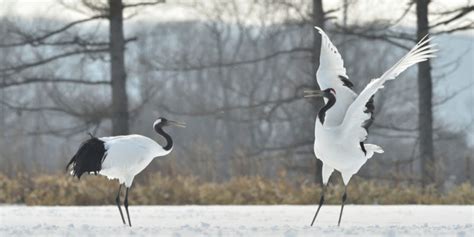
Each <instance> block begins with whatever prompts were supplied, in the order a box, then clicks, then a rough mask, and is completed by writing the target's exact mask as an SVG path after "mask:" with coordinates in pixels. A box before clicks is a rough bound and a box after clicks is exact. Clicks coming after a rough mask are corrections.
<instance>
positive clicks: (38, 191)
mask: <svg viewBox="0 0 474 237" xmlns="http://www.w3.org/2000/svg"><path fill="white" fill-rule="evenodd" d="M335 181H337V182H336V183H340V182H339V180H335ZM351 184H352V185H349V186H348V197H349V198H348V201H349V203H353V204H474V192H473V191H472V186H471V185H470V184H468V183H465V184H462V185H459V186H456V187H453V188H452V189H451V190H450V191H448V192H446V193H440V192H438V191H436V189H435V188H434V187H427V188H426V189H424V190H422V189H420V188H419V187H417V186H413V185H396V186H394V185H387V184H384V183H377V182H374V181H366V180H363V179H361V178H358V177H355V178H354V179H353V180H352V181H351ZM117 187H118V184H117V182H116V181H108V180H107V178H105V177H101V176H84V177H83V178H82V179H81V180H80V181H78V180H76V179H73V178H72V177H68V176H66V175H65V174H56V175H37V176H29V175H26V174H18V175H17V176H16V177H13V178H10V177H7V176H5V175H3V174H0V190H1V192H0V203H8V204H27V205H113V204H114V198H115V192H116V191H117ZM132 190H133V191H132V192H131V196H130V200H131V203H132V204H134V205H170V204H171V205H181V204H201V205H208V204H315V202H316V201H317V198H318V197H319V192H320V187H319V186H318V185H315V184H312V183H308V182H303V181H302V182H299V183H298V184H294V183H291V182H289V181H288V179H287V177H286V176H285V175H284V174H283V175H280V177H279V178H278V179H276V180H269V179H265V178H262V177H259V176H248V177H238V178H233V179H231V180H230V181H227V182H223V183H213V182H203V181H200V180H199V179H197V178H195V177H184V176H176V177H170V176H163V175H161V174H160V173H154V174H152V175H149V176H147V177H145V179H144V181H143V182H136V183H135V184H134V186H133V187H132ZM342 190H343V187H342V186H341V185H332V184H331V185H330V186H329V188H328V190H327V193H326V198H327V199H326V200H327V203H329V204H338V203H339V202H340V198H341V195H342Z"/></svg>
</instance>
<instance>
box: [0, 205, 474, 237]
mask: <svg viewBox="0 0 474 237" xmlns="http://www.w3.org/2000/svg"><path fill="white" fill-rule="evenodd" d="M339 208H340V207H339V206H323V208H322V209H321V212H320V215H319V217H318V220H317V222H316V224H315V226H314V227H310V226H309V223H310V222H311V219H312V217H313V214H314V211H315V210H316V206H130V212H131V213H130V215H131V218H132V225H133V227H132V228H129V227H127V226H123V225H122V223H121V220H120V215H119V212H118V210H117V207H115V206H89V207H75V206H74V207H26V206H0V236H2V237H3V236H316V235H318V236H322V235H323V236H346V235H349V236H417V237H418V236H466V237H470V236H474V226H473V222H474V206H419V205H405V206H358V205H347V206H346V207H345V208H344V216H343V220H342V224H341V227H340V228H338V227H337V226H336V224H337V218H338V214H339ZM124 214H125V213H124Z"/></svg>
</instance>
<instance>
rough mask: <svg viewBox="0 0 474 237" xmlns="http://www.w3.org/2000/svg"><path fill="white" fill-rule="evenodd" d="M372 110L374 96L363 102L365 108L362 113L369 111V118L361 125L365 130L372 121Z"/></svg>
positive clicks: (373, 107)
mask: <svg viewBox="0 0 474 237" xmlns="http://www.w3.org/2000/svg"><path fill="white" fill-rule="evenodd" d="M374 111H375V105H374V96H372V97H370V99H369V101H367V103H366V104H365V110H364V113H369V114H370V118H369V119H368V120H366V121H365V122H364V124H363V125H362V127H364V128H365V130H367V131H368V130H369V127H370V125H372V123H373V122H374Z"/></svg>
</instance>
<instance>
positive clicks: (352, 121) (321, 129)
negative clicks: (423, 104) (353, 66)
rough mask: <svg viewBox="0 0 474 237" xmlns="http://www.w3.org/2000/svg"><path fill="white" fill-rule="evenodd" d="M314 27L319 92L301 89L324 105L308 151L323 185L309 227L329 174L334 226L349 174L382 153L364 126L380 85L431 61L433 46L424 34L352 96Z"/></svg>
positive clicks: (337, 60)
mask: <svg viewBox="0 0 474 237" xmlns="http://www.w3.org/2000/svg"><path fill="white" fill-rule="evenodd" d="M315 28H316V29H317V30H318V31H319V33H320V34H321V54H320V65H319V69H318V71H317V73H316V77H317V81H318V84H319V87H320V88H321V90H306V91H305V97H323V99H324V102H325V105H324V106H323V107H322V108H321V110H320V111H319V113H318V116H317V118H316V122H315V141H314V153H315V155H316V157H317V158H318V159H320V160H321V161H322V162H323V167H322V180H323V187H322V192H321V197H320V200H319V206H318V209H317V210H316V213H315V215H314V217H313V221H312V222H311V226H312V225H313V224H314V221H315V220H316V217H317V216H318V213H319V210H320V209H321V206H322V205H323V203H324V193H325V191H326V187H327V183H328V180H329V177H330V176H331V174H332V173H333V171H334V170H338V171H339V172H340V173H341V175H342V180H343V182H344V194H343V196H342V205H341V211H340V213H339V221H338V226H339V225H340V224H341V217H342V212H343V210H344V203H345V201H346V199H347V194H346V191H347V185H348V183H349V181H350V180H351V178H352V176H353V175H354V174H356V173H357V172H358V171H359V169H360V168H361V167H362V166H363V165H364V164H365V163H366V162H367V160H368V159H370V158H371V157H372V156H373V155H374V153H383V150H382V148H381V147H379V146H377V145H373V144H366V143H365V141H366V139H367V136H368V128H369V127H370V125H371V124H372V122H373V120H374V116H373V112H374V109H375V107H374V101H373V98H374V95H375V93H376V92H377V91H378V90H379V89H381V88H383V87H384V83H385V82H386V81H388V80H393V79H395V78H396V77H397V76H398V75H399V74H400V73H402V72H403V71H405V70H406V69H407V68H409V67H410V66H413V65H415V64H417V63H419V62H422V61H425V60H428V59H429V58H433V57H435V55H434V53H435V52H436V51H437V50H436V49H435V48H434V46H435V45H434V44H430V43H429V42H430V40H431V39H430V38H428V37H427V36H425V37H424V38H423V39H421V40H420V42H418V43H417V44H416V45H415V46H414V47H413V48H412V49H411V50H410V51H409V52H408V53H407V54H406V55H405V56H403V57H402V58H401V59H400V60H399V61H398V62H397V63H395V65H393V66H392V67H391V68H390V69H389V70H388V71H386V72H385V73H384V74H383V75H382V76H381V77H379V78H376V79H372V80H371V81H370V83H369V84H368V85H367V86H366V87H365V88H364V90H362V92H361V93H360V94H359V95H357V94H356V93H355V92H354V91H353V90H352V89H353V86H354V85H353V84H352V82H351V81H349V78H348V76H347V75H346V69H345V68H344V62H343V60H342V57H341V55H340V54H339V52H338V51H337V49H336V47H335V46H334V45H333V44H332V42H331V40H330V39H329V37H328V36H327V35H326V33H324V31H323V30H322V29H320V28H318V27H315Z"/></svg>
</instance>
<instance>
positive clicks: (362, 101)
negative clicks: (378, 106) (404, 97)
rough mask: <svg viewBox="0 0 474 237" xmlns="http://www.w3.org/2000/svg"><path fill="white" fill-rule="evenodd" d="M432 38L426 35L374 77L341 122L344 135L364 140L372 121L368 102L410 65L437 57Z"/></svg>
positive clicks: (356, 140) (357, 140) (354, 139)
mask: <svg viewBox="0 0 474 237" xmlns="http://www.w3.org/2000/svg"><path fill="white" fill-rule="evenodd" d="M430 40H431V38H428V37H427V36H425V37H424V38H423V39H421V40H420V42H418V43H417V44H416V45H415V47H413V48H412V49H411V50H410V51H409V52H408V53H407V54H406V55H405V56H403V58H402V59H400V60H399V61H398V62H397V63H396V64H395V65H393V66H392V67H391V68H390V69H389V70H388V71H386V72H385V73H384V74H383V75H382V76H381V77H380V78H377V79H372V80H371V81H370V83H369V84H368V85H367V86H366V87H365V89H364V90H363V91H362V92H361V93H360V94H359V96H358V97H357V98H356V99H355V101H354V102H353V103H352V104H351V105H350V106H349V108H348V110H347V112H346V114H345V116H344V121H343V122H342V124H341V127H340V128H341V132H342V133H343V134H342V135H343V136H344V137H345V138H347V139H349V140H351V141H354V142H360V141H364V140H365V139H366V137H367V130H366V129H365V128H364V127H365V125H366V123H367V122H370V117H371V114H370V113H366V109H367V108H366V103H367V102H368V101H369V100H370V99H371V98H372V96H373V95H374V94H375V93H376V92H377V91H378V90H379V89H380V88H383V85H384V83H385V82H386V81H387V80H393V79H395V78H396V77H397V76H398V75H399V74H400V73H402V72H403V71H405V70H406V69H407V68H409V67H410V66H413V65H415V64H417V63H419V62H422V61H425V60H428V59H429V58H433V57H435V55H434V53H435V52H436V51H437V50H436V49H435V48H434V46H435V45H434V44H429V42H430Z"/></svg>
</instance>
